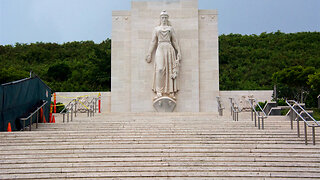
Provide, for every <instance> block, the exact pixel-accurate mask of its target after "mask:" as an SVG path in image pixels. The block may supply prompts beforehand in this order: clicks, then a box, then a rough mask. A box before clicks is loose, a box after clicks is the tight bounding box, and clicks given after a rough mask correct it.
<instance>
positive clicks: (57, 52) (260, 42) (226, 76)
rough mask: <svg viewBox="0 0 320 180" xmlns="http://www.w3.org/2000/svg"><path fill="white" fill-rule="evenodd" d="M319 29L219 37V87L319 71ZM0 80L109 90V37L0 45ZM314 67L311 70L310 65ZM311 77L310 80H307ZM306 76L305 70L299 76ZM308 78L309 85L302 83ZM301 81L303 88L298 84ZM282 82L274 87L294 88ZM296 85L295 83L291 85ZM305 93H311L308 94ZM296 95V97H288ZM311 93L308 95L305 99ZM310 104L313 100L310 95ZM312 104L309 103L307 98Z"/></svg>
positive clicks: (315, 88)
mask: <svg viewBox="0 0 320 180" xmlns="http://www.w3.org/2000/svg"><path fill="white" fill-rule="evenodd" d="M319 49H320V33H319V32H301V33H291V34H285V33H282V32H279V31H278V32H275V33H261V34H260V35H240V34H229V35H221V36H219V61H220V69H219V73H220V78H219V79H220V89H221V90H262V89H273V85H274V81H273V79H272V74H274V73H276V72H279V71H281V70H282V69H285V68H290V67H292V66H299V65H300V66H301V67H302V68H303V69H305V68H307V67H310V68H311V70H314V69H316V70H317V69H320V51H319ZM0 63H1V67H0V83H6V82H10V81H14V80H18V79H22V78H25V77H28V75H29V71H30V70H32V71H34V72H35V73H36V74H37V75H39V76H40V77H41V78H42V79H43V80H44V81H45V82H46V83H47V84H48V85H49V86H50V87H51V88H52V89H53V90H54V91H71V92H72V91H110V89H111V40H110V39H107V40H105V41H103V42H101V43H100V44H95V43H94V42H93V41H81V42H77V41H74V42H67V43H64V44H57V43H42V42H37V43H31V44H19V43H16V44H15V45H14V46H11V45H5V46H2V45H0ZM312 68H314V69H312ZM309 75H310V78H309ZM301 76H302V77H304V78H305V77H306V74H302V75H301ZM302 77H301V79H300V77H298V78H299V82H298V83H294V84H293V85H294V86H296V85H298V84H299V85H300V86H299V87H304V86H305V85H307V86H308V87H310V89H311V90H310V89H307V90H305V91H309V92H310V93H311V91H312V92H320V91H319V74H308V75H307V77H308V79H307V80H306V79H303V78H302ZM305 82H307V84H303V83H305ZM301 84H303V86H301ZM290 88H292V87H291V86H290V87H288V86H286V85H283V84H279V85H278V86H277V89H278V90H281V91H282V92H287V93H286V94H290V92H292V89H290ZM295 88H296V87H295ZM310 93H309V94H310ZM292 96H294V95H292ZM308 98H310V97H309V96H308V97H306V99H307V100H308ZM311 99H312V102H314V98H311ZM310 102H311V101H310Z"/></svg>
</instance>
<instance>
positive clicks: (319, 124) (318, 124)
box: [286, 100, 320, 127]
mask: <svg viewBox="0 0 320 180" xmlns="http://www.w3.org/2000/svg"><path fill="white" fill-rule="evenodd" d="M289 102H293V103H294V104H295V105H297V106H299V108H300V109H301V110H302V111H303V112H304V113H306V114H307V115H308V116H309V117H310V118H311V119H312V121H313V122H315V123H316V124H317V126H320V123H319V122H318V121H317V120H315V119H314V118H313V117H312V116H311V115H310V114H309V113H308V112H307V111H306V110H305V109H304V108H303V107H301V106H300V104H298V103H297V102H296V101H295V100H287V101H286V103H287V104H288V105H289V106H290V107H291V105H290V103H289ZM293 110H294V111H295V112H296V110H295V109H294V108H293ZM296 113H297V112H296ZM299 116H300V113H299ZM301 117H302V116H301ZM302 119H304V118H302ZM304 120H305V119H304ZM305 121H306V120H305ZM306 123H307V125H308V126H309V127H311V126H314V125H309V123H308V122H306Z"/></svg>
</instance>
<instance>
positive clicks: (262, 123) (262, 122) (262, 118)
mask: <svg viewBox="0 0 320 180" xmlns="http://www.w3.org/2000/svg"><path fill="white" fill-rule="evenodd" d="M261 128H262V129H264V116H263V115H262V116H261Z"/></svg>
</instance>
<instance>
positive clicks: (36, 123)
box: [36, 111, 39, 129]
mask: <svg viewBox="0 0 320 180" xmlns="http://www.w3.org/2000/svg"><path fill="white" fill-rule="evenodd" d="M38 121H39V111H37V122H36V128H37V129H38Z"/></svg>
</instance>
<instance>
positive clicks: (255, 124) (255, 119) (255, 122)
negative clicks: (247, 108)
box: [254, 113, 257, 127]
mask: <svg viewBox="0 0 320 180" xmlns="http://www.w3.org/2000/svg"><path fill="white" fill-rule="evenodd" d="M254 127H257V113H254Z"/></svg>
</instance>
